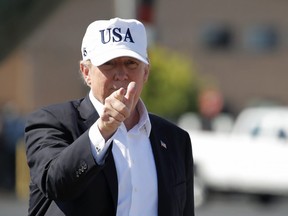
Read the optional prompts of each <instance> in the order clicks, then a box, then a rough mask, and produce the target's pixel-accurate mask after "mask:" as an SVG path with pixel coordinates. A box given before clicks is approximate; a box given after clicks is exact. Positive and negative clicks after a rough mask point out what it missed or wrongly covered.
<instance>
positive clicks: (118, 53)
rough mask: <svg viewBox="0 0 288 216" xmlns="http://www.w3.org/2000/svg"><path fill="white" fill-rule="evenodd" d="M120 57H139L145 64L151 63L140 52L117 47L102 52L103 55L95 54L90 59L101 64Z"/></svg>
mask: <svg viewBox="0 0 288 216" xmlns="http://www.w3.org/2000/svg"><path fill="white" fill-rule="evenodd" d="M91 54H92V53H91ZM118 57H132V58H136V59H138V60H139V61H142V62H144V63H145V64H149V62H148V59H147V58H144V57H143V56H141V55H139V54H138V53H136V52H134V51H131V50H127V49H116V50H111V51H109V52H107V53H102V54H101V55H98V56H97V55H93V57H91V58H90V60H91V62H92V64H93V65H95V66H100V65H102V64H104V63H105V62H107V61H110V60H112V59H114V58H118Z"/></svg>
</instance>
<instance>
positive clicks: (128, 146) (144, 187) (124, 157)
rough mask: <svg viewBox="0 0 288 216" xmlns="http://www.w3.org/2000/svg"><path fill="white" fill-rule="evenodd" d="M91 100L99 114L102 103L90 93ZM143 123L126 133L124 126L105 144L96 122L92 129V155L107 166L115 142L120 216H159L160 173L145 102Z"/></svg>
mask: <svg viewBox="0 0 288 216" xmlns="http://www.w3.org/2000/svg"><path fill="white" fill-rule="evenodd" d="M89 97H90V100H91V102H92V104H93V105H94V107H95V109H96V110H97V112H98V113H99V114H101V113H102V112H103V104H101V103H100V102H99V101H98V100H97V99H96V98H95V97H94V96H93V94H92V92H91V91H90V93H89ZM137 109H138V112H139V114H140V120H139V122H138V124H137V125H135V126H134V127H133V128H132V129H131V130H129V131H127V129H126V127H125V125H124V123H121V125H120V127H119V128H118V129H117V131H116V132H115V134H114V135H113V136H112V137H111V138H110V139H109V140H108V141H107V142H105V140H104V138H103V137H102V135H101V133H100V131H99V129H98V126H97V124H96V123H94V124H93V125H92V126H91V128H90V130H89V137H90V140H91V147H92V153H93V156H94V158H95V160H96V162H97V163H98V164H103V163H105V154H106V151H107V149H108V148H109V146H110V145H111V143H112V141H113V147H112V153H113V157H114V161H115V166H116V171H117V177H118V206H117V216H147V215H149V216H157V215H158V213H157V211H158V188H157V173H156V167H155V162H154V157H153V153H152V148H151V143H150V140H149V135H150V131H151V123H150V120H149V116H148V112H147V110H146V107H145V105H144V103H143V102H142V101H141V100H140V101H139V103H138V104H137Z"/></svg>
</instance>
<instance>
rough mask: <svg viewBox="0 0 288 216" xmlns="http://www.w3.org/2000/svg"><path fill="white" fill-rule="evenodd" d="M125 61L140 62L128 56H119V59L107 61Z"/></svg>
mask: <svg viewBox="0 0 288 216" xmlns="http://www.w3.org/2000/svg"><path fill="white" fill-rule="evenodd" d="M127 60H130V61H136V62H140V60H138V59H136V58H133V57H130V56H121V57H117V58H113V59H111V60H109V61H127ZM109 61H108V62H109Z"/></svg>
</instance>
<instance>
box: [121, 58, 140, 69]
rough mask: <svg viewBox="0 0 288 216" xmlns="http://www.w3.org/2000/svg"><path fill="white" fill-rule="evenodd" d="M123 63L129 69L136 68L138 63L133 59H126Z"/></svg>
mask: <svg viewBox="0 0 288 216" xmlns="http://www.w3.org/2000/svg"><path fill="white" fill-rule="evenodd" d="M124 64H125V66H126V67H127V68H129V69H136V68H137V67H138V65H139V62H138V61H136V60H133V59H128V60H126V61H125V62H124Z"/></svg>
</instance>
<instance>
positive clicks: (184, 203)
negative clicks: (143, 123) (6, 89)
mask: <svg viewBox="0 0 288 216" xmlns="http://www.w3.org/2000/svg"><path fill="white" fill-rule="evenodd" d="M98 117H99V115H98V113H97V112H96V111H95V109H94V107H93V105H92V103H91V101H90V100H89V97H88V96H87V97H86V98H85V99H81V100H76V101H71V102H67V103H63V104H58V105H52V106H49V107H45V108H42V109H40V110H38V111H36V112H34V113H32V114H31V115H30V116H29V117H28V120H27V124H26V127H25V141H26V148H27V160H28V165H29V167H30V176H31V182H30V201H29V215H30V216H32V215H33V216H34V215H49V216H60V215H61V216H63V215H75V216H78V215H85V216H86V215H87V216H89V215H91V216H92V215H93V216H100V215H103V216H113V215H116V209H117V198H118V197H117V196H118V183H117V173H116V168H115V164H114V159H113V154H112V151H111V148H110V149H109V151H108V154H107V158H106V160H105V164H104V165H98V164H97V163H96V162H95V160H94V158H93V156H92V153H91V146H90V141H89V137H88V129H89V127H90V126H91V125H92V124H93V123H94V122H95V121H96V120H97V118H98ZM149 117H150V121H151V124H152V130H151V134H150V141H151V145H152V151H153V154H154V159H155V164H156V171H157V178H158V215H159V216H180V215H185V216H193V215H194V200H193V198H194V196H193V159H192V150H191V142H190V138H189V135H188V133H187V132H186V131H184V130H182V129H180V128H178V127H177V126H175V125H174V124H172V123H170V122H168V121H166V120H164V119H162V118H160V117H157V116H155V115H152V114H149ZM161 143H162V144H161ZM163 143H165V144H164V145H163ZM111 146H112V145H111Z"/></svg>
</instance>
